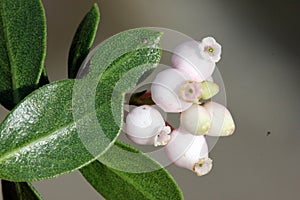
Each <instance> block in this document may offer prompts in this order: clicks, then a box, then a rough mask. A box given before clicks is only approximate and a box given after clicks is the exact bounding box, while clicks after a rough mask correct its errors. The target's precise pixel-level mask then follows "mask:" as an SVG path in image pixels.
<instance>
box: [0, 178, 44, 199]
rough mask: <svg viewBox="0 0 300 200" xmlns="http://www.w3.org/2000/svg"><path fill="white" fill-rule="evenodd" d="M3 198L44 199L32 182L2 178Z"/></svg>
mask: <svg viewBox="0 0 300 200" xmlns="http://www.w3.org/2000/svg"><path fill="white" fill-rule="evenodd" d="M1 183H2V194H3V200H42V197H41V196H40V195H39V193H38V192H37V191H36V190H35V189H34V187H33V186H32V185H31V184H30V183H26V182H10V181H5V180H2V181H1Z"/></svg>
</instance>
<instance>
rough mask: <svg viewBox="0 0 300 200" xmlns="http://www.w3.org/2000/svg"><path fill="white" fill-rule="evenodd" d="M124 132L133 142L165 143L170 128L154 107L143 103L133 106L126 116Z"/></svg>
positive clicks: (167, 139)
mask: <svg viewBox="0 0 300 200" xmlns="http://www.w3.org/2000/svg"><path fill="white" fill-rule="evenodd" d="M125 132H126V134H127V137H128V138H129V139H131V140H132V141H133V142H135V143H137V144H141V145H154V146H160V145H166V144H167V143H168V141H169V140H170V135H169V134H170V132H171V128H170V127H169V126H165V121H164V119H163V118H162V116H161V114H160V112H159V111H157V110H156V109H155V108H153V107H151V106H148V105H143V106H139V107H136V108H134V109H133V110H132V111H131V112H130V113H129V114H128V115H127V117H126V123H125Z"/></svg>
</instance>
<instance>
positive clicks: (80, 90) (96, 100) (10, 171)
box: [0, 29, 161, 181]
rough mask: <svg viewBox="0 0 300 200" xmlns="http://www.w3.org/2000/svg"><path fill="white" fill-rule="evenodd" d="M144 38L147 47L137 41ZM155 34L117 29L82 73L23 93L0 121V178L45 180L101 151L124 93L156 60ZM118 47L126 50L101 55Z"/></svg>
mask: <svg viewBox="0 0 300 200" xmlns="http://www.w3.org/2000/svg"><path fill="white" fill-rule="evenodd" d="M145 37H147V38H148V40H149V44H150V46H149V45H140V44H141V43H142V42H141V40H140V38H145ZM160 37H161V33H159V32H155V31H149V30H144V29H137V30H130V31H126V32H122V33H120V34H118V35H116V36H114V37H112V38H110V39H108V40H107V41H106V42H105V44H104V45H101V46H100V47H98V49H96V50H95V54H94V55H93V56H92V58H91V60H92V61H91V63H90V64H91V66H90V68H91V70H90V73H89V74H88V76H86V77H84V78H83V79H78V80H63V81H59V82H54V83H50V84H48V85H45V86H43V87H41V88H39V89H37V90H35V91H34V92H33V93H31V94H30V95H28V96H27V97H26V98H25V99H24V100H23V101H22V102H21V103H20V104H19V105H17V106H16V107H15V109H14V110H13V111H12V112H11V113H10V114H9V115H8V116H7V117H6V119H5V120H4V121H3V122H2V124H1V125H0V143H1V148H0V178H1V179H5V180H10V181H37V180H43V179H48V178H52V177H56V176H58V175H61V174H65V173H69V172H71V171H74V170H76V169H79V168H81V167H83V166H85V165H87V164H89V163H90V162H92V161H93V160H95V159H96V157H99V156H100V155H101V154H103V152H105V151H106V150H107V149H108V148H109V147H110V146H111V145H113V143H114V141H115V140H116V138H117V136H118V134H119V133H120V130H121V127H122V122H123V103H124V102H123V101H124V100H123V99H124V94H125V93H126V92H127V91H128V90H130V89H131V88H132V87H134V86H135V84H136V83H137V82H138V80H139V76H140V75H141V74H143V73H144V72H146V71H147V70H149V69H153V68H154V67H156V66H157V63H158V62H159V61H160V56H161V50H160V49H157V48H152V46H153V44H156V46H158V44H159V41H160ZM134 43H135V45H133V44H134ZM116 44H118V45H119V46H118V45H116ZM139 45H140V46H139ZM122 47H123V50H124V49H126V50H128V47H130V50H131V51H127V52H125V54H124V51H123V50H120V49H119V50H117V52H119V53H121V55H119V54H118V55H117V57H114V56H113V57H110V56H107V52H108V53H111V52H112V51H111V49H118V48H121V49H122ZM100 52H101V53H100ZM122 53H123V54H122ZM111 55H112V54H111ZM103 56H104V57H105V58H106V59H105V60H103V59H102V58H103ZM108 61H110V62H108Z"/></svg>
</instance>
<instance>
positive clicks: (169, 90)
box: [151, 68, 192, 112]
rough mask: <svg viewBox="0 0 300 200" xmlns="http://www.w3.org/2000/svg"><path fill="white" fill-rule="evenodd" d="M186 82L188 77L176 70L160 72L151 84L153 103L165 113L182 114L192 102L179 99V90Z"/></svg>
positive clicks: (170, 69)
mask: <svg viewBox="0 0 300 200" xmlns="http://www.w3.org/2000/svg"><path fill="white" fill-rule="evenodd" d="M187 80H188V77H187V76H186V75H184V74H182V73H181V72H180V71H178V70H176V69H173V68H169V69H166V70H164V71H161V72H160V73H158V74H157V76H156V78H155V79H154V80H153V82H152V86H151V96H152V99H153V101H154V102H155V103H156V105H157V106H159V107H160V108H161V109H163V110H164V111H165V112H182V111H184V110H186V109H188V108H189V107H190V106H191V105H192V102H189V101H185V100H184V99H182V98H181V97H180V89H181V87H182V85H183V84H184V83H185V82H186V81H187Z"/></svg>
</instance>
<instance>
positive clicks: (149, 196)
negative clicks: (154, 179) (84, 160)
mask: <svg viewBox="0 0 300 200" xmlns="http://www.w3.org/2000/svg"><path fill="white" fill-rule="evenodd" d="M102 165H103V164H102ZM105 167H106V166H105ZM107 168H108V170H110V171H111V172H112V173H114V174H116V175H117V176H119V177H121V178H123V179H124V180H125V181H126V182H127V183H129V184H130V185H132V186H133V187H134V188H136V189H137V190H138V191H139V192H140V193H141V194H142V195H144V196H145V197H147V198H148V199H153V200H154V199H155V197H154V196H153V195H151V194H150V193H148V192H147V191H145V190H143V188H142V187H139V186H138V184H135V183H134V181H130V178H128V177H127V176H126V175H122V173H119V172H118V171H115V170H113V169H111V168H109V167H107Z"/></svg>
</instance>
